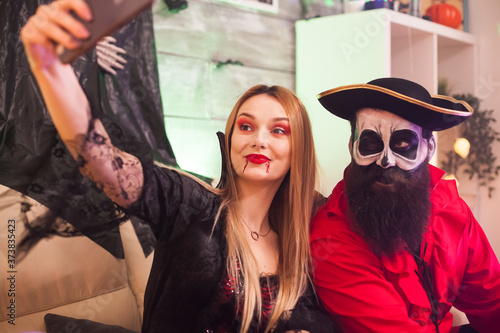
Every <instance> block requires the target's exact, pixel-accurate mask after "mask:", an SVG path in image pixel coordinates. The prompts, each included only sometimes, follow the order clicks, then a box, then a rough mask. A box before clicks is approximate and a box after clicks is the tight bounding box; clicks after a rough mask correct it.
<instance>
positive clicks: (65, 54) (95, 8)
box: [56, 0, 152, 63]
mask: <svg viewBox="0 0 500 333" xmlns="http://www.w3.org/2000/svg"><path fill="white" fill-rule="evenodd" d="M85 1H86V2H87V4H88V6H89V8H90V11H91V12H92V17H93V18H92V20H90V21H85V20H82V19H80V18H79V17H78V16H76V15H74V16H75V17H76V18H77V19H78V20H79V21H80V22H81V23H82V24H83V25H84V26H85V27H86V28H87V30H88V31H89V33H90V36H89V38H88V39H86V40H82V41H81V45H80V46H79V47H78V48H76V49H66V48H64V47H63V46H61V45H58V47H57V49H56V52H57V54H58V56H59V59H60V60H61V62H63V63H70V62H72V61H73V60H74V59H76V58H78V57H79V56H80V55H82V54H83V53H85V52H86V51H87V50H89V49H90V48H91V47H93V46H94V45H95V44H96V43H97V42H98V41H99V40H101V39H102V38H103V37H105V36H108V35H110V34H111V33H113V32H114V31H115V30H117V29H119V28H120V27H122V26H123V25H125V24H126V23H128V22H129V21H131V20H132V19H133V18H134V17H136V16H137V15H138V14H139V13H140V12H142V11H143V10H144V9H146V8H148V7H150V6H151V4H152V0H85Z"/></svg>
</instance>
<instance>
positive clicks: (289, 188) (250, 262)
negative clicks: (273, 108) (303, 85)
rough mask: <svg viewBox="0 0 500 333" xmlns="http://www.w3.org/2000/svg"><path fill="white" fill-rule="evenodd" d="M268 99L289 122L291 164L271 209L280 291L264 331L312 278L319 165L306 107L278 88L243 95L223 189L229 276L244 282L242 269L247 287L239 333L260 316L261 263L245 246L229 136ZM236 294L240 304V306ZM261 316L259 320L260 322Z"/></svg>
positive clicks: (228, 148) (230, 119)
mask: <svg viewBox="0 0 500 333" xmlns="http://www.w3.org/2000/svg"><path fill="white" fill-rule="evenodd" d="M260 94H267V95H269V96H271V97H274V98H276V100H277V101H278V102H279V103H280V104H281V106H282V107H283V109H284V110H285V112H286V114H287V116H288V119H289V123H290V132H291V134H290V139H291V164H290V170H289V172H288V174H287V175H286V176H285V178H284V180H283V182H282V184H281V186H280V188H279V189H278V191H277V193H276V195H275V197H274V199H273V202H272V203H271V206H270V208H269V223H270V224H271V226H272V228H273V230H275V231H276V233H277V234H278V246H279V263H278V277H279V292H278V295H277V297H276V304H275V307H274V310H273V313H272V315H271V317H270V319H269V323H268V325H267V327H266V330H265V331H266V332H268V331H270V330H271V329H272V328H273V327H274V326H275V325H276V323H277V321H278V320H279V319H280V317H281V316H282V315H283V314H284V315H285V316H287V315H288V311H287V310H291V309H293V308H294V306H295V304H296V303H297V300H298V298H299V297H300V296H301V295H302V294H303V293H304V291H305V289H306V288H307V284H308V281H309V279H310V272H309V270H310V248H309V222H310V220H311V217H312V214H313V206H314V199H315V188H316V181H317V162H316V154H315V151H314V141H313V136H312V130H311V124H310V121H309V117H308V115H307V112H306V109H305V107H304V105H303V104H302V103H301V102H300V100H299V99H298V98H297V96H296V95H295V94H294V93H293V92H291V91H290V90H288V89H286V88H284V87H280V86H266V85H257V86H254V87H252V88H250V89H249V90H248V91H247V92H246V93H244V94H243V95H242V96H241V97H240V99H239V100H238V102H237V103H236V105H235V106H234V108H233V110H232V112H231V114H230V115H229V117H228V120H227V123H226V131H225V134H226V135H225V146H226V150H225V161H226V165H225V169H226V170H228V172H227V174H226V175H223V177H225V180H226V182H225V186H224V187H223V188H222V189H221V191H220V193H221V195H222V199H223V201H222V205H221V208H220V210H219V213H221V212H222V211H223V210H225V212H226V214H220V216H222V215H225V218H226V225H227V227H226V237H227V244H228V249H227V250H228V256H227V272H228V274H229V276H231V277H233V278H234V279H235V286H236V287H237V286H238V285H239V282H240V276H239V272H238V265H239V267H240V269H241V274H242V278H243V283H244V301H243V318H242V326H241V330H240V332H246V331H247V330H248V328H249V326H250V323H251V321H252V318H253V316H254V313H255V312H254V311H255V309H257V311H258V313H259V316H260V313H261V312H262V311H261V310H262V296H261V292H260V281H259V279H260V272H259V270H258V268H257V262H256V260H255V258H254V256H253V254H252V251H251V249H250V247H249V245H248V243H247V239H246V234H245V232H246V230H245V229H244V226H243V225H242V224H241V222H240V221H241V220H240V219H239V217H238V216H237V213H236V205H237V202H238V192H237V189H236V180H235V177H236V175H235V174H234V173H233V172H232V170H233V169H232V166H231V158H230V156H231V154H230V152H231V137H232V134H233V129H234V125H235V121H236V117H237V114H238V110H239V109H240V107H241V105H242V104H243V103H244V102H245V101H247V100H248V99H249V98H250V97H252V96H256V95H260ZM236 294H237V299H236V304H237V306H239V304H240V301H241V296H240V293H236ZM260 319H261V318H260V317H259V321H260Z"/></svg>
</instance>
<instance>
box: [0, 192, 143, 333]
mask: <svg viewBox="0 0 500 333" xmlns="http://www.w3.org/2000/svg"><path fill="white" fill-rule="evenodd" d="M23 200H26V198H24V197H23V196H22V195H20V194H19V193H18V192H15V191H13V190H10V189H7V188H5V187H1V188H0V219H1V221H2V223H0V235H1V237H0V261H1V262H2V265H4V264H5V263H7V260H8V258H7V249H8V241H7V239H8V238H7V234H8V229H7V228H8V223H7V222H8V220H13V221H15V232H14V233H13V234H14V235H15V240H16V242H19V241H20V238H21V234H22V232H23V230H24V223H23V222H22V221H23V219H24V218H25V215H23V213H21V202H22V201H23ZM31 202H32V203H34V202H33V201H31ZM34 204H36V202H35V203H34ZM37 209H38V208H37ZM42 209H43V207H42ZM121 229H122V230H123V231H122V232H123V233H124V234H125V238H126V241H127V242H130V243H131V245H130V246H128V244H127V245H124V248H125V255H126V258H127V259H126V260H129V261H128V262H127V261H126V260H123V259H116V258H114V257H113V256H112V255H111V254H109V253H108V252H107V251H106V250H104V249H103V248H101V247H100V246H98V245H97V244H95V243H94V242H93V241H91V240H90V239H88V238H86V237H84V236H80V237H69V238H63V237H52V238H50V239H44V240H42V241H40V242H39V243H38V244H37V245H36V246H35V247H34V248H33V249H32V251H31V252H30V253H29V254H28V255H27V256H26V258H25V259H23V261H22V262H20V263H19V262H16V264H15V267H14V269H13V270H12V273H6V274H9V276H10V275H12V276H13V277H14V279H13V284H12V285H11V284H10V282H9V280H7V278H6V277H4V276H2V278H1V279H0V304H10V302H11V301H14V302H15V303H14V304H15V311H13V313H14V314H15V316H16V318H15V322H16V326H13V325H11V324H9V323H8V321H9V320H11V318H10V317H9V313H8V312H6V311H0V331H1V332H19V331H20V330H41V331H43V330H44V326H40V325H42V324H41V323H43V316H44V314H45V313H47V312H51V313H57V314H61V315H65V316H69V317H75V318H84V319H89V320H94V321H99V322H102V323H106V324H114V325H121V326H123V327H126V328H129V329H133V330H136V331H139V330H140V326H141V318H142V308H143V305H142V303H143V297H144V288H145V284H146V280H147V277H148V275H149V270H150V267H151V260H152V255H151V256H149V258H148V259H146V258H144V254H143V252H142V249H141V248H140V245H139V242H138V240H137V236H136V235H135V232H134V230H133V228H132V226H131V224H130V222H128V224H125V225H123V226H122V227H121ZM3 272H5V271H3ZM129 283H130V284H129ZM11 287H12V288H11ZM9 289H15V290H13V291H14V292H15V295H14V294H11V295H10V296H9ZM4 328H5V329H4Z"/></svg>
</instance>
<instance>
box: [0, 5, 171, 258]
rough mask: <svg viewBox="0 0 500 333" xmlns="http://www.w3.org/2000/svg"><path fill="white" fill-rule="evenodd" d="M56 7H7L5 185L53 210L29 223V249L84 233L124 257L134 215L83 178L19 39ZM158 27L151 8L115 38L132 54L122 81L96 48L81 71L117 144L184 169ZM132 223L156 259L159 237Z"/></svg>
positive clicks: (2, 12)
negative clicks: (125, 229)
mask: <svg viewBox="0 0 500 333" xmlns="http://www.w3.org/2000/svg"><path fill="white" fill-rule="evenodd" d="M49 2H50V1H47V0H38V1H29V0H27V1H4V0H2V1H1V2H0V26H1V27H2V30H3V31H2V33H1V36H2V37H1V40H0V66H2V67H1V68H0V183H1V184H3V185H5V186H7V187H10V188H12V189H15V190H17V191H19V192H21V193H23V194H26V195H28V196H30V197H32V198H33V199H35V200H37V201H38V202H40V203H41V204H43V205H45V206H47V207H48V208H49V209H50V214H47V215H46V216H44V217H41V218H39V219H38V220H37V221H35V222H30V224H29V225H27V228H28V229H29V234H28V236H27V237H25V239H24V240H23V241H22V250H23V251H28V250H29V249H30V248H32V247H33V246H34V245H35V244H36V243H37V242H38V240H40V239H42V238H44V237H49V236H51V235H61V236H73V235H76V234H79V233H81V234H84V235H86V236H88V237H89V238H91V239H92V240H94V241H95V242H97V243H98V244H99V245H101V246H102V247H104V248H105V249H106V250H107V251H109V252H110V253H112V254H113V255H114V256H116V257H118V258H123V247H122V243H121V239H120V235H119V229H118V224H119V223H120V222H121V221H123V220H124V219H125V218H126V217H123V216H120V214H119V212H118V211H117V210H116V209H115V207H114V204H113V203H112V202H111V200H110V199H108V198H107V197H106V196H105V195H104V194H103V193H102V192H101V191H100V190H99V189H98V188H96V187H95V186H94V185H93V184H92V183H91V182H90V181H89V180H88V179H86V178H84V177H82V176H81V175H80V173H79V172H78V170H77V168H76V163H75V162H74V161H73V159H72V158H71V156H70V154H69V152H68V151H67V150H66V147H65V146H64V144H63V143H62V142H61V140H60V138H59V136H58V135H57V133H56V130H55V128H54V126H53V124H52V121H51V119H50V116H49V114H48V111H47V109H46V107H45V104H44V102H43V99H42V96H41V93H40V91H39V89H38V86H37V83H36V81H35V79H34V77H33V75H32V74H31V71H30V68H29V65H28V62H27V59H26V55H25V52H24V47H23V45H22V42H21V40H20V37H19V32H20V30H21V28H22V26H23V25H24V24H25V23H26V21H27V19H28V18H29V17H30V16H31V15H33V14H34V13H35V11H36V9H37V7H38V5H41V4H45V3H49ZM152 22H153V21H152V13H151V10H146V11H144V12H142V13H141V14H140V15H139V16H138V17H137V18H136V19H135V20H134V21H132V22H131V23H129V24H127V25H126V26H124V27H123V28H121V29H120V30H118V31H117V32H115V33H114V34H113V35H112V36H113V37H115V38H116V40H117V42H116V45H117V46H119V47H121V48H123V49H125V50H126V52H127V54H126V55H124V58H125V59H126V60H127V63H126V64H125V68H124V69H121V70H119V69H118V70H117V74H116V76H114V75H111V74H108V73H107V72H105V71H103V70H102V69H100V68H99V66H98V65H97V61H96V54H95V51H94V50H91V51H89V52H88V53H87V54H85V55H84V56H82V57H80V58H78V59H77V60H76V61H75V62H74V63H73V67H74V69H75V72H76V74H77V77H78V78H79V81H80V83H81V85H82V87H83V89H84V91H85V93H86V94H87V96H88V97H89V100H90V101H91V105H92V106H93V107H92V109H93V110H92V112H93V114H94V116H98V117H99V118H101V120H102V121H103V123H104V125H105V127H106V129H107V130H108V132H109V134H110V136H111V139H112V141H113V143H114V144H115V145H116V146H118V147H119V148H121V149H123V150H126V151H128V152H130V153H133V154H135V155H137V156H139V157H145V156H149V157H152V158H154V159H156V160H158V161H160V162H162V163H164V164H167V165H171V166H175V167H177V163H176V160H175V156H174V153H173V151H172V148H171V146H170V143H169V141H168V139H167V137H166V134H165V127H164V120H163V112H162V104H161V98H160V92H159V82H158V81H159V79H158V70H157V61H156V54H155V47H154V34H153V25H152ZM25 209H29V207H25ZM56 217H61V218H62V219H63V220H65V221H68V222H69V223H70V224H71V225H72V226H74V227H75V228H76V229H77V231H72V230H71V228H70V227H64V224H62V225H61V222H57V221H60V220H61V219H58V218H56ZM132 222H133V224H134V227H135V229H136V232H137V234H138V236H139V240H140V242H141V244H142V246H143V249H144V252H145V254H146V255H148V254H149V253H150V252H151V251H152V250H153V246H154V241H155V240H154V236H153V235H152V233H151V230H150V229H149V227H147V226H146V225H145V224H144V223H142V221H139V220H138V219H136V218H133V219H132Z"/></svg>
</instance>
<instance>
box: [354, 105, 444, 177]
mask: <svg viewBox="0 0 500 333" xmlns="http://www.w3.org/2000/svg"><path fill="white" fill-rule="evenodd" d="M431 140H434V139H433V138H432V139H431ZM353 143H354V146H353V151H352V155H353V158H354V160H355V161H356V163H357V164H359V165H362V166H367V165H370V164H372V163H373V162H376V163H377V165H379V166H381V167H382V168H390V167H393V166H395V165H397V166H398V167H399V168H401V169H403V170H406V171H410V170H413V169H415V168H416V167H417V166H419V165H420V164H421V163H422V162H423V161H424V160H425V159H426V157H427V156H428V155H429V158H430V157H431V156H432V154H433V153H434V150H433V148H434V144H433V145H431V146H429V145H428V143H429V141H428V140H426V139H424V138H423V137H422V128H421V127H420V126H417V125H415V124H413V123H411V122H409V121H408V120H405V119H403V118H401V117H399V116H397V115H395V114H393V113H390V112H387V111H383V110H375V109H369V108H366V109H362V110H360V111H359V112H358V114H357V118H356V133H355V137H354V138H353ZM432 143H434V141H432ZM430 149H432V151H431V150H430Z"/></svg>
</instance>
